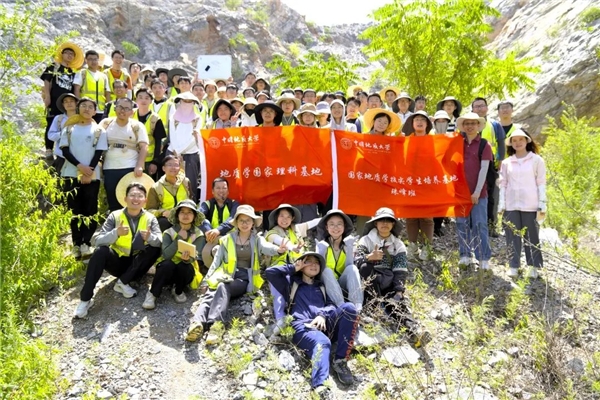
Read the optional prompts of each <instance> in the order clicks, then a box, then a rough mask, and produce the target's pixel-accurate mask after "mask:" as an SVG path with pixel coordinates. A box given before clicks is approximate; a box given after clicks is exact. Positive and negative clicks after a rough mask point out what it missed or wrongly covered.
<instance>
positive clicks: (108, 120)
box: [101, 117, 156, 152]
mask: <svg viewBox="0 0 600 400" xmlns="http://www.w3.org/2000/svg"><path fill="white" fill-rule="evenodd" d="M115 119H116V118H114V117H113V118H106V119H104V120H102V122H101V124H102V128H104V130H107V129H108V127H109V126H110V124H112V123H113V122H114V121H115ZM136 122H137V124H132V123H131V120H130V121H129V125H130V126H131V130H132V131H133V134H134V135H135V145H136V148H137V151H138V152H139V151H140V148H139V145H138V134H139V133H140V125H139V124H141V122H139V121H136ZM150 123H151V124H152V121H151V122H150ZM154 124H155V125H156V122H154Z"/></svg>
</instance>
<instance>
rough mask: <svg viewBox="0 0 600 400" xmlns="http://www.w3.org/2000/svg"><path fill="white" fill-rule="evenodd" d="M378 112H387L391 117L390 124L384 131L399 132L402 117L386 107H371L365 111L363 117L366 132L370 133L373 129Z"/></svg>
mask: <svg viewBox="0 0 600 400" xmlns="http://www.w3.org/2000/svg"><path fill="white" fill-rule="evenodd" d="M378 114H385V115H387V116H389V117H390V124H389V125H388V127H387V129H386V130H385V132H384V133H393V132H398V130H400V127H401V126H402V122H401V121H400V117H398V115H397V114H396V113H395V112H392V111H390V110H386V109H384V108H369V109H368V110H367V112H366V113H365V115H364V117H363V119H364V121H365V133H368V132H370V131H371V129H373V123H374V122H375V116H376V115H378Z"/></svg>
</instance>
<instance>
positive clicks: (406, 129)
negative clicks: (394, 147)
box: [402, 110, 433, 135]
mask: <svg viewBox="0 0 600 400" xmlns="http://www.w3.org/2000/svg"><path fill="white" fill-rule="evenodd" d="M417 115H420V116H422V117H425V119H427V128H425V134H428V133H429V132H431V130H432V129H433V122H431V120H430V119H429V114H427V112H426V111H423V110H419V111H417V112H415V113H414V114H411V115H410V116H409V117H408V118H406V121H404V125H402V133H404V134H405V135H410V134H411V133H413V132H414V131H415V130H414V129H413V120H414V119H415V117H416V116H417Z"/></svg>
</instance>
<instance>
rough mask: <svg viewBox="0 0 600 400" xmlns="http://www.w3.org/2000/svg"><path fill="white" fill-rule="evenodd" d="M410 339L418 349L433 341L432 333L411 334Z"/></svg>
mask: <svg viewBox="0 0 600 400" xmlns="http://www.w3.org/2000/svg"><path fill="white" fill-rule="evenodd" d="M408 337H409V340H410V343H411V344H412V345H413V346H414V347H415V348H417V349H418V348H420V347H423V346H425V345H426V344H427V343H429V342H431V339H432V338H431V333H429V332H428V331H424V332H420V331H417V332H416V333H409V336H408Z"/></svg>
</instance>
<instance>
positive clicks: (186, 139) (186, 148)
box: [168, 117, 202, 154]
mask: <svg viewBox="0 0 600 400" xmlns="http://www.w3.org/2000/svg"><path fill="white" fill-rule="evenodd" d="M196 119H197V123H196V126H194V125H193V122H194V121H192V122H187V123H184V122H178V123H177V128H176V127H175V119H174V118H171V120H170V121H169V148H168V150H169V151H170V152H177V154H196V153H198V152H199V151H200V148H199V147H198V142H197V141H196V137H195V136H194V135H193V131H194V130H195V131H196V132H197V133H198V135H200V129H201V128H202V126H201V125H202V119H201V118H200V117H198V118H196ZM198 140H199V138H198Z"/></svg>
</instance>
